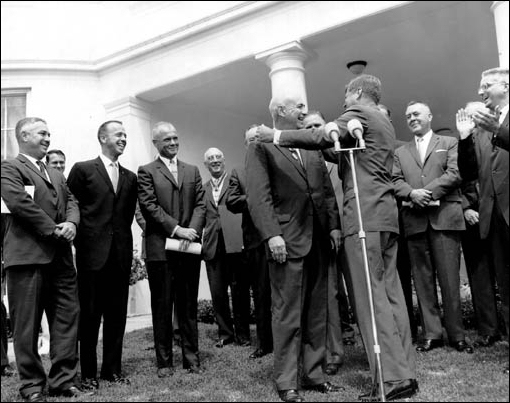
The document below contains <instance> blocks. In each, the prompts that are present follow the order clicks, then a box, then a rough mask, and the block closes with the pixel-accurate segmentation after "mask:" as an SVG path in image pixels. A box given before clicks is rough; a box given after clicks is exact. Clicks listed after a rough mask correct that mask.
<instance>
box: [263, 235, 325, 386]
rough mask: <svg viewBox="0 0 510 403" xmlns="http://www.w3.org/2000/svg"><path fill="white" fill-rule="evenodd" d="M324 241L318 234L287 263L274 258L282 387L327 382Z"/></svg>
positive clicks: (271, 264)
mask: <svg viewBox="0 0 510 403" xmlns="http://www.w3.org/2000/svg"><path fill="white" fill-rule="evenodd" d="M322 242H324V240H322ZM322 245H324V243H321V242H320V241H318V240H317V237H315V236H314V241H313V244H312V248H311V250H310V253H309V254H308V255H307V256H306V257H304V258H300V259H287V261H286V262H285V263H283V264H278V263H276V262H275V261H274V260H270V261H269V278H270V281H271V300H272V328H273V343H274V379H275V383H276V388H277V389H278V390H284V389H299V387H300V385H301V383H304V384H307V385H315V384H319V383H322V382H324V381H325V379H324V373H323V372H322V364H323V362H324V359H325V356H326V319H327V276H328V256H327V253H325V252H324V251H323V250H322V249H321V248H320V247H321V246H322ZM326 245H329V243H326Z"/></svg>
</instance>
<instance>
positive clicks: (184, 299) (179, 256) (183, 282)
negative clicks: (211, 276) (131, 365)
mask: <svg viewBox="0 0 510 403" xmlns="http://www.w3.org/2000/svg"><path fill="white" fill-rule="evenodd" d="M167 262H168V266H172V269H173V272H174V279H175V308H176V309H175V311H176V314H177V319H178V321H179V332H180V335H181V349H182V365H183V367H184V368H185V369H187V368H189V367H190V366H199V365H200V360H199V357H198V323H197V314H198V312H197V311H198V305H197V302H198V286H199V282H200V262H201V259H200V256H199V255H193V254H190V253H180V252H167ZM168 325H169V326H170V325H171V323H169V324H168Z"/></svg>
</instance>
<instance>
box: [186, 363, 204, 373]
mask: <svg viewBox="0 0 510 403" xmlns="http://www.w3.org/2000/svg"><path fill="white" fill-rule="evenodd" d="M187 370H188V373H190V374H196V375H200V374H201V373H203V372H204V370H203V368H202V367H200V366H199V365H190V366H189V368H187Z"/></svg>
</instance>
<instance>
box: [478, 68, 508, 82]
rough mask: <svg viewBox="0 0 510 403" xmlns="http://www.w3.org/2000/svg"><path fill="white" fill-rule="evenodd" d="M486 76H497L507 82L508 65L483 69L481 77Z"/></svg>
mask: <svg viewBox="0 0 510 403" xmlns="http://www.w3.org/2000/svg"><path fill="white" fill-rule="evenodd" d="M487 76H497V77H498V78H499V79H500V80H502V81H504V82H505V83H507V84H508V67H495V68H493V69H489V70H485V71H484V72H483V73H482V78H483V77H487Z"/></svg>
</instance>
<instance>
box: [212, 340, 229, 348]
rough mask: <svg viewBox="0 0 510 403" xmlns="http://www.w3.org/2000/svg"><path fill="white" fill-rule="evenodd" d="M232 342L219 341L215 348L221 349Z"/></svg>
mask: <svg viewBox="0 0 510 403" xmlns="http://www.w3.org/2000/svg"><path fill="white" fill-rule="evenodd" d="M233 342H234V340H233V339H219V340H218V342H217V343H216V344H215V346H216V347H217V348H223V347H225V346H226V345H228V344H232V343H233Z"/></svg>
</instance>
